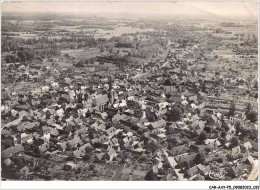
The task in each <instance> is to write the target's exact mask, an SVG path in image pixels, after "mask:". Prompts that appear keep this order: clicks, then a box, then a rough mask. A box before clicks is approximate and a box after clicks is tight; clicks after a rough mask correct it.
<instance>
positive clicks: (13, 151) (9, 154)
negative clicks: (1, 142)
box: [1, 144, 24, 159]
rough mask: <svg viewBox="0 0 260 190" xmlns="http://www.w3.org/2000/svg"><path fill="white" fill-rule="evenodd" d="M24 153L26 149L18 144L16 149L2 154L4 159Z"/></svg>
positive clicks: (11, 148) (10, 149) (12, 148)
mask: <svg viewBox="0 0 260 190" xmlns="http://www.w3.org/2000/svg"><path fill="white" fill-rule="evenodd" d="M22 151H24V148H23V146H22V145H21V144H17V145H16V146H14V147H10V148H8V149H6V150H4V151H2V152H1V157H2V159H5V158H9V157H11V156H13V155H15V154H18V153H20V152H22Z"/></svg>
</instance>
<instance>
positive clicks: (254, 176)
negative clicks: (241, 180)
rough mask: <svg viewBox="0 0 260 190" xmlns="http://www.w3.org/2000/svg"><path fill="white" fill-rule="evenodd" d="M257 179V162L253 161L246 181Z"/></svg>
mask: <svg viewBox="0 0 260 190" xmlns="http://www.w3.org/2000/svg"><path fill="white" fill-rule="evenodd" d="M257 177H258V160H255V161H254V165H253V168H252V170H251V173H250V174H249V176H248V178H247V180H249V181H255V180H257Z"/></svg>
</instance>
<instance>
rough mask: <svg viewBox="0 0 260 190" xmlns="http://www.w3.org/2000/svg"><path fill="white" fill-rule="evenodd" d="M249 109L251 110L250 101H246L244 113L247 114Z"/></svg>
mask: <svg viewBox="0 0 260 190" xmlns="http://www.w3.org/2000/svg"><path fill="white" fill-rule="evenodd" d="M251 111H252V105H251V104H250V103H247V105H246V109H245V115H246V116H247V115H248V114H249V113H250V112H251Z"/></svg>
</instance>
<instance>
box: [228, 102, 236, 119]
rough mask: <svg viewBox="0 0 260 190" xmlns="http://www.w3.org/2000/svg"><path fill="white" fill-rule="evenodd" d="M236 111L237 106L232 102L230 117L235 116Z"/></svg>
mask: <svg viewBox="0 0 260 190" xmlns="http://www.w3.org/2000/svg"><path fill="white" fill-rule="evenodd" d="M235 111H236V104H235V102H234V101H233V102H231V104H230V106H229V111H228V115H229V116H234V114H235Z"/></svg>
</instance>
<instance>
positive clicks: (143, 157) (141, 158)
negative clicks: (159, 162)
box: [140, 154, 149, 162]
mask: <svg viewBox="0 0 260 190" xmlns="http://www.w3.org/2000/svg"><path fill="white" fill-rule="evenodd" d="M148 159H149V158H148V156H147V155H146V154H142V155H141V157H140V160H141V161H143V162H146V161H148Z"/></svg>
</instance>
